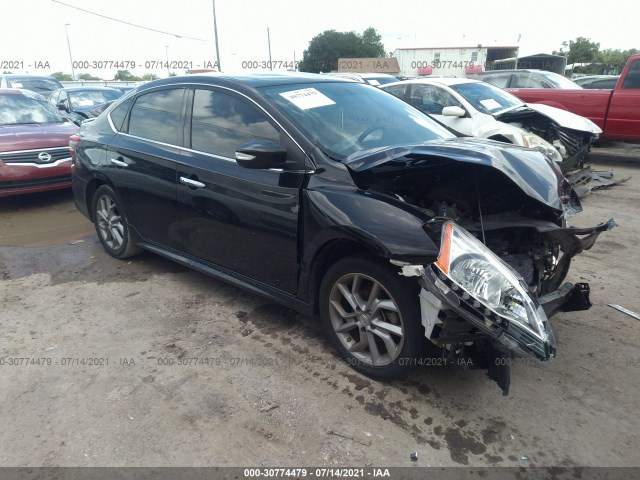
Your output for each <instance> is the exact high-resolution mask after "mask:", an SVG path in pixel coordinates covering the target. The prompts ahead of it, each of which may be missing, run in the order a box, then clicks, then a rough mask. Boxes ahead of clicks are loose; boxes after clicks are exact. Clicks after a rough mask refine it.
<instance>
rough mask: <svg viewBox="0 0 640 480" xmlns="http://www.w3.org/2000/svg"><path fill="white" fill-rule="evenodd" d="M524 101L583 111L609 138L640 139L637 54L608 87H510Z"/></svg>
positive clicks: (580, 113)
mask: <svg viewBox="0 0 640 480" xmlns="http://www.w3.org/2000/svg"><path fill="white" fill-rule="evenodd" d="M510 91H511V93H513V94H514V95H516V96H517V97H519V98H520V99H522V100H523V101H525V102H527V104H529V105H532V104H542V105H549V106H552V107H556V108H560V109H563V110H567V111H569V112H573V113H576V114H578V115H582V116H584V117H586V118H588V119H590V120H591V121H593V122H594V123H595V124H596V125H598V127H600V128H601V129H602V131H603V133H602V137H603V138H607V139H612V140H624V141H635V142H637V141H639V140H640V54H638V55H632V56H631V57H629V59H628V60H627V63H626V65H625V67H624V69H623V70H622V74H621V75H620V78H619V79H618V82H617V83H616V85H615V87H614V88H613V89H610V90H603V89H597V90H587V89H579V90H550V89H540V88H533V89H524V88H519V89H510Z"/></svg>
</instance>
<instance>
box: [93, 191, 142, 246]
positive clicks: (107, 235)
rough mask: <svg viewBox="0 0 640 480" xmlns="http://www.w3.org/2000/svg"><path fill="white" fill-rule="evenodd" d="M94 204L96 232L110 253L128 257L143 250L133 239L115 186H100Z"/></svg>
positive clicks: (94, 197)
mask: <svg viewBox="0 0 640 480" xmlns="http://www.w3.org/2000/svg"><path fill="white" fill-rule="evenodd" d="M92 205H93V211H92V213H93V223H94V225H95V227H96V233H97V234H98V238H99V239H100V243H102V246H103V247H104V249H105V250H106V251H107V253H108V254H109V255H111V256H112V257H115V258H128V257H132V256H133V255H137V254H138V253H140V252H141V251H142V249H141V248H140V247H138V246H137V245H136V244H135V242H134V241H133V240H132V239H131V232H130V231H129V225H128V223H127V217H126V216H125V213H124V211H123V210H122V208H121V207H120V201H119V200H118V196H117V195H116V192H115V191H114V190H113V188H111V187H110V186H108V185H102V186H101V187H100V188H98V189H97V190H96V193H95V195H94V196H93V204H92Z"/></svg>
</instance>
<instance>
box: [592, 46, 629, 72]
mask: <svg viewBox="0 0 640 480" xmlns="http://www.w3.org/2000/svg"><path fill="white" fill-rule="evenodd" d="M636 53H638V50H636V49H635V48H631V49H629V50H620V49H612V48H605V49H604V50H602V51H601V52H598V55H597V57H596V61H597V62H598V63H602V64H604V65H605V70H618V71H619V72H620V71H622V69H623V67H624V64H625V63H627V59H628V58H629V57H630V56H631V55H635V54H636Z"/></svg>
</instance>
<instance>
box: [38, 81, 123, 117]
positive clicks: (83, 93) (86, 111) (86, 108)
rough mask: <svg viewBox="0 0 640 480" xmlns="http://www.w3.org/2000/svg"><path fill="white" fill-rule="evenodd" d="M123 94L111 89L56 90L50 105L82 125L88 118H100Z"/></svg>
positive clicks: (81, 88) (73, 88)
mask: <svg viewBox="0 0 640 480" xmlns="http://www.w3.org/2000/svg"><path fill="white" fill-rule="evenodd" d="M122 95H123V92H122V91H121V90H120V89H117V88H111V87H71V88H61V89H59V90H55V91H54V92H52V93H51V95H50V96H49V103H50V104H51V105H52V106H53V107H55V108H56V109H58V110H60V111H61V112H62V114H63V115H65V116H66V117H68V118H69V119H70V120H71V121H72V122H74V123H76V124H80V122H82V121H83V120H86V119H87V118H93V117H96V116H98V115H99V114H100V113H102V111H104V109H105V108H106V107H107V106H109V105H110V104H111V102H113V101H114V100H116V99H117V98H120V97H121V96H122Z"/></svg>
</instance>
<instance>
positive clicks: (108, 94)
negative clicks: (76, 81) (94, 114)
mask: <svg viewBox="0 0 640 480" xmlns="http://www.w3.org/2000/svg"><path fill="white" fill-rule="evenodd" d="M121 96H122V92H120V91H119V90H79V91H77V92H69V102H70V103H71V108H72V109H74V108H86V107H92V106H93V105H99V104H101V103H106V102H110V101H112V100H116V99H117V98H120V97H121Z"/></svg>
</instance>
